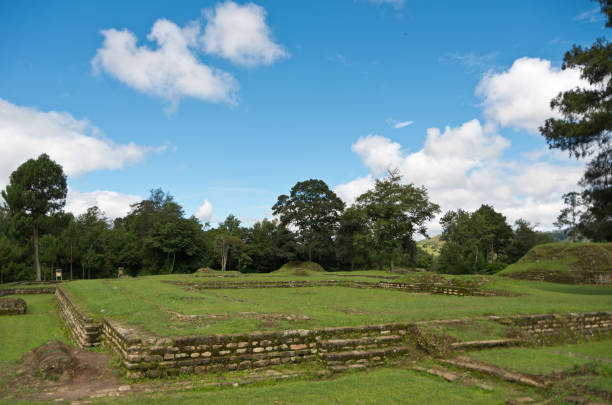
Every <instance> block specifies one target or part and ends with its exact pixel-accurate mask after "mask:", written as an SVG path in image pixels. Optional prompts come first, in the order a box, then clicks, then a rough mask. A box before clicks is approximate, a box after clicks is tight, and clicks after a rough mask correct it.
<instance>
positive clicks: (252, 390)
mask: <svg viewBox="0 0 612 405" xmlns="http://www.w3.org/2000/svg"><path fill="white" fill-rule="evenodd" d="M529 395H533V394H529ZM517 396H525V393H524V392H519V391H516V388H514V387H512V388H508V387H501V386H500V387H496V389H495V390H494V391H492V392H489V391H484V390H482V389H481V388H478V387H476V386H472V385H467V386H466V385H462V384H458V383H448V382H446V381H444V380H443V379H441V378H439V377H435V376H430V375H425V374H422V373H418V372H414V371H411V370H406V369H396V368H385V369H377V370H374V371H370V372H359V373H351V374H348V375H344V376H341V377H339V378H337V379H334V380H323V381H291V382H285V383H281V384H275V385H263V386H262V385H260V386H253V387H245V388H229V389H223V390H212V391H211V390H192V391H181V392H177V393H158V394H136V395H132V396H129V397H125V398H121V399H117V398H113V399H108V400H105V401H103V402H102V403H113V404H169V403H177V404H178V403H180V404H279V405H280V404H379V403H380V404H383V403H384V404H448V403H453V404H504V403H505V402H506V400H507V399H508V398H513V397H517Z"/></svg>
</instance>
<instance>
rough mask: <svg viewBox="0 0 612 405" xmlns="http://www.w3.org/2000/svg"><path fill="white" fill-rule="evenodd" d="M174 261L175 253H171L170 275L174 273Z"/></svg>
mask: <svg viewBox="0 0 612 405" xmlns="http://www.w3.org/2000/svg"><path fill="white" fill-rule="evenodd" d="M175 261H176V252H172V266H170V274H172V272H173V271H174V262H175Z"/></svg>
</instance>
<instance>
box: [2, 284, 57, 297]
mask: <svg viewBox="0 0 612 405" xmlns="http://www.w3.org/2000/svg"><path fill="white" fill-rule="evenodd" d="M28 294H55V285H54V286H53V287H32V288H5V289H3V290H0V297H2V296H3V295H28Z"/></svg>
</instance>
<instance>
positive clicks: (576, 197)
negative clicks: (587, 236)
mask: <svg viewBox="0 0 612 405" xmlns="http://www.w3.org/2000/svg"><path fill="white" fill-rule="evenodd" d="M563 203H564V204H565V208H563V209H562V210H561V213H560V214H559V216H558V217H557V221H556V222H555V223H554V224H553V225H555V226H556V227H557V228H559V229H561V230H563V233H565V234H566V235H568V236H569V237H570V238H571V239H572V242H576V240H577V239H578V235H579V229H578V223H579V220H580V217H581V216H582V215H583V214H584V212H583V211H582V210H581V207H582V204H583V203H582V198H581V197H580V194H579V193H577V192H575V191H572V192H570V193H567V194H563Z"/></svg>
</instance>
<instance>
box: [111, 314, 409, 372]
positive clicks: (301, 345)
mask: <svg viewBox="0 0 612 405" xmlns="http://www.w3.org/2000/svg"><path fill="white" fill-rule="evenodd" d="M117 326H118V325H116V324H114V323H113V322H108V321H105V322H104V326H103V330H104V335H105V338H106V339H107V341H108V343H110V344H112V345H113V347H114V349H115V351H117V353H119V354H120V355H121V356H122V359H123V364H124V366H125V368H126V369H127V376H128V377H131V378H140V377H143V376H147V377H159V376H167V375H176V374H179V373H186V374H190V373H203V372H216V371H225V370H228V371H230V370H242V369H249V368H261V367H267V366H270V365H278V364H284V363H298V362H302V361H307V360H315V359H317V358H318V352H319V350H320V349H321V347H324V349H323V350H324V351H326V346H325V343H323V342H325V341H326V340H328V339H332V338H341V337H345V338H346V337H349V336H360V337H363V336H369V335H370V334H373V335H381V334H391V333H397V334H399V335H401V336H405V335H406V334H407V331H408V330H410V329H411V328H413V327H414V325H412V324H406V323H397V324H388V325H371V326H363V327H342V328H325V329H312V330H285V331H280V332H254V333H249V334H231V335H211V336H184V337H174V338H158V339H154V338H150V339H139V338H138V337H136V336H133V335H132V336H130V332H128V330H127V329H122V328H120V327H119V328H118V327H117Z"/></svg>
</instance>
